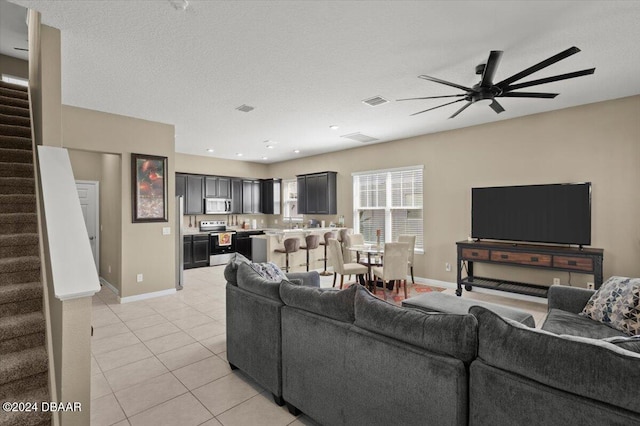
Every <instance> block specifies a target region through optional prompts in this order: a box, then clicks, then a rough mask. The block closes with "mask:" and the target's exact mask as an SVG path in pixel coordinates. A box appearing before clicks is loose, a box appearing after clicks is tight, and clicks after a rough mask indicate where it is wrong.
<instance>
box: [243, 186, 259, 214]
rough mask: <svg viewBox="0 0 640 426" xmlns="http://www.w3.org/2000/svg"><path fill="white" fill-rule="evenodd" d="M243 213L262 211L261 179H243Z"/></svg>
mask: <svg viewBox="0 0 640 426" xmlns="http://www.w3.org/2000/svg"><path fill="white" fill-rule="evenodd" d="M242 213H261V211H260V181H259V180H243V181H242Z"/></svg>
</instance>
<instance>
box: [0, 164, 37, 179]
mask: <svg viewBox="0 0 640 426" xmlns="http://www.w3.org/2000/svg"><path fill="white" fill-rule="evenodd" d="M0 177H30V178H33V177H34V173H33V163H5V162H1V161H0Z"/></svg>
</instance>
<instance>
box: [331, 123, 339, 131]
mask: <svg viewBox="0 0 640 426" xmlns="http://www.w3.org/2000/svg"><path fill="white" fill-rule="evenodd" d="M329 128H330V129H331V130H338V129H339V128H340V127H338V126H336V125H335V124H334V125H331V126H329Z"/></svg>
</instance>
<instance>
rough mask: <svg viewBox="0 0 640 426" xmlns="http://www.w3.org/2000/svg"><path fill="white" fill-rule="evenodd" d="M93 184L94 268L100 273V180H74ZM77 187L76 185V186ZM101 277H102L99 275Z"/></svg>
mask: <svg viewBox="0 0 640 426" xmlns="http://www.w3.org/2000/svg"><path fill="white" fill-rule="evenodd" d="M78 183H79V184H84V185H93V186H94V187H95V188H96V200H95V201H96V214H95V219H96V228H97V229H96V236H95V237H94V238H95V239H96V260H97V263H96V269H97V270H98V274H99V273H100V238H101V234H102V226H101V225H100V181H97V180H76V184H78ZM76 188H77V186H76ZM100 279H102V277H100Z"/></svg>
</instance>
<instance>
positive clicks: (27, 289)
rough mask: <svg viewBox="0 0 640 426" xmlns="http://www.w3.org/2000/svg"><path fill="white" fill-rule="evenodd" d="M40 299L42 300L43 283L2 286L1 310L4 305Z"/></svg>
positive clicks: (0, 294) (0, 291) (0, 296)
mask: <svg viewBox="0 0 640 426" xmlns="http://www.w3.org/2000/svg"><path fill="white" fill-rule="evenodd" d="M38 298H42V283H40V282H37V281H36V282H32V283H19V284H8V285H3V286H0V310H1V309H2V308H1V306H2V305H4V304H8V303H15V302H21V301H23V300H30V299H38ZM40 306H42V301H40Z"/></svg>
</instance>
